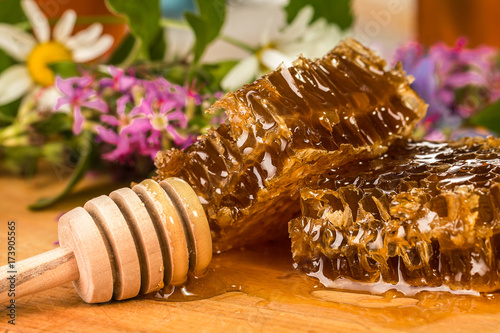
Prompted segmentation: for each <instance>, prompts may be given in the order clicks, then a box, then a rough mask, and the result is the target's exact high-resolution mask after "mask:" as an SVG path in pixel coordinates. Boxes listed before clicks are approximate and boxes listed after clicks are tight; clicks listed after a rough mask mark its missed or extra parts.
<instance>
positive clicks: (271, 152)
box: [155, 39, 426, 251]
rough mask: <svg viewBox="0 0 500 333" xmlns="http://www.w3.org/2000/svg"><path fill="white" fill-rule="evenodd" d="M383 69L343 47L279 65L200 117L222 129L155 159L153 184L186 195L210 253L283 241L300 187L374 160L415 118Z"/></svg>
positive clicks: (398, 77) (409, 101) (370, 56)
mask: <svg viewBox="0 0 500 333" xmlns="http://www.w3.org/2000/svg"><path fill="white" fill-rule="evenodd" d="M384 67H385V61H383V60H382V59H381V58H379V57H378V56H377V55H375V54H374V53H373V52H372V51H370V50H369V49H367V48H365V47H363V46H362V45H361V44H359V43H357V42H356V41H354V40H352V39H348V40H346V41H344V42H341V43H339V45H337V46H336V47H335V48H334V49H333V50H332V51H330V53H328V54H327V55H326V56H324V57H323V58H321V59H317V60H309V59H306V58H304V57H300V58H299V59H298V60H296V61H295V63H294V66H292V67H289V68H287V67H285V66H280V67H279V68H278V69H276V70H275V71H273V72H271V73H269V74H267V75H265V76H263V77H262V78H260V79H258V80H256V81H255V82H253V83H251V84H248V85H245V86H244V87H243V88H241V89H239V90H237V91H235V92H231V93H228V94H227V95H226V96H225V97H224V98H223V99H221V100H219V101H217V102H216V103H215V104H214V105H213V106H212V107H211V108H210V110H209V111H214V112H215V111H218V110H221V109H224V110H225V112H226V115H227V120H226V122H225V123H224V124H222V125H221V126H219V127H218V128H217V129H212V130H210V131H209V132H208V134H206V135H203V136H201V137H200V138H199V140H198V141H197V142H195V143H194V144H193V145H191V146H190V147H188V148H187V149H185V150H184V151H179V150H175V149H174V150H169V151H164V152H160V153H159V154H158V156H157V158H156V161H155V164H156V167H157V169H158V170H157V174H158V176H157V177H156V179H157V180H162V179H165V178H168V177H172V176H175V177H180V178H183V179H184V180H186V181H187V182H188V183H189V184H190V185H191V186H192V187H193V188H194V190H195V191H196V193H197V194H198V196H199V198H200V200H201V202H202V204H203V206H204V209H205V211H206V213H207V216H208V219H209V223H210V227H211V230H212V234H213V240H214V242H213V244H214V249H215V251H222V250H226V249H229V248H231V247H236V246H241V245H244V244H245V243H248V242H253V241H255V240H259V241H260V240H265V239H270V238H275V237H277V235H278V234H283V235H286V230H287V227H286V224H287V223H288V221H289V220H290V219H291V218H292V217H294V216H297V214H298V213H299V189H300V188H302V187H304V186H305V185H306V184H308V183H309V182H314V181H316V180H318V177H319V176H320V175H322V174H323V173H324V171H325V170H326V169H327V168H328V167H330V166H341V165H344V164H346V163H348V162H349V161H352V160H359V159H362V158H371V157H376V156H379V155H380V154H383V153H384V152H385V151H386V150H387V147H388V145H389V144H390V143H391V142H393V141H394V140H396V139H398V138H403V137H407V136H409V135H410V134H411V132H412V130H413V127H414V125H415V124H416V123H417V122H418V121H419V120H420V119H421V118H422V117H423V116H424V114H425V111H426V105H425V104H424V102H423V101H422V100H421V99H420V98H419V97H418V96H417V95H416V93H415V92H414V91H413V90H412V89H411V88H410V86H409V83H410V79H408V78H407V77H405V73H404V71H403V70H402V69H401V66H400V65H397V66H396V67H395V68H393V69H391V70H388V71H386V70H384Z"/></svg>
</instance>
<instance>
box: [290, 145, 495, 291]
mask: <svg viewBox="0 0 500 333" xmlns="http://www.w3.org/2000/svg"><path fill="white" fill-rule="evenodd" d="M499 146H500V140H499V139H494V138H488V139H486V140H485V139H480V138H476V139H472V138H466V139H463V140H460V141H457V142H448V143H434V142H412V141H401V142H398V143H396V144H394V145H393V146H392V147H391V148H390V149H389V150H388V152H387V154H385V155H383V156H382V157H380V158H378V159H373V160H370V161H363V162H361V163H359V162H358V163H355V164H351V165H348V166H347V167H346V168H343V169H342V170H332V171H331V172H330V173H327V174H325V178H324V179H323V180H322V181H320V182H319V183H318V184H315V186H316V187H314V185H313V186H312V187H311V188H309V189H303V190H302V193H301V197H302V201H301V210H302V216H301V217H299V218H296V219H294V220H292V221H291V222H290V224H289V231H290V237H291V238H292V252H293V256H294V260H295V262H296V263H298V265H299V266H300V267H301V269H302V270H304V271H306V272H307V273H308V274H310V275H313V276H316V277H318V278H319V279H320V280H321V281H323V283H324V284H325V285H327V286H338V287H340V286H341V285H344V286H346V283H345V281H342V280H344V279H346V278H347V279H350V280H354V281H358V282H363V283H377V284H378V287H379V288H381V287H383V284H384V283H385V284H386V285H388V287H390V286H391V285H393V286H394V287H395V288H396V287H398V286H399V287H400V289H401V288H403V289H404V288H406V286H414V287H418V288H420V289H421V290H422V289H429V290H447V289H448V290H452V291H462V292H463V291H466V292H467V293H478V292H493V291H496V290H498V289H500V277H499V273H500V219H499V215H500V214H499V213H500V201H499V198H500V176H499V173H500V158H499V157H500V155H499V153H500V149H499ZM348 288H349V287H348ZM413 291H415V289H413ZM411 292H412V290H411V289H410V290H409V293H411Z"/></svg>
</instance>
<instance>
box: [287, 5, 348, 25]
mask: <svg viewBox="0 0 500 333" xmlns="http://www.w3.org/2000/svg"><path fill="white" fill-rule="evenodd" d="M307 5H310V6H312V7H313V9H314V16H313V19H312V22H314V21H316V20H317V19H319V18H325V19H326V20H327V22H329V23H335V24H337V25H338V26H339V27H340V28H341V29H343V30H345V29H347V28H349V27H350V26H351V25H352V22H353V16H352V11H351V0H334V1H333V0H330V1H325V0H290V2H289V3H288V5H287V6H286V7H285V11H286V14H287V18H286V19H287V21H288V23H290V22H292V21H293V19H294V18H295V17H296V16H297V14H298V13H299V12H300V10H301V9H302V8H304V7H305V6H307Z"/></svg>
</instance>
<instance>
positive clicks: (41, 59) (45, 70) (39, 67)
mask: <svg viewBox="0 0 500 333" xmlns="http://www.w3.org/2000/svg"><path fill="white" fill-rule="evenodd" d="M69 60H72V57H71V52H70V51H69V50H68V49H67V48H66V47H65V46H64V45H62V44H61V43H58V42H56V41H48V42H46V43H41V44H38V45H36V46H35V47H34V48H33V50H32V51H31V53H30V55H29V56H28V59H27V60H26V66H27V67H28V71H29V73H30V75H31V77H32V78H33V81H35V82H36V83H38V84H39V85H41V86H44V87H46V86H50V85H51V84H53V83H54V80H55V76H54V72H53V71H52V69H50V67H49V64H51V63H53V62H58V61H69Z"/></svg>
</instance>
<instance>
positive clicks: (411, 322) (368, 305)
mask: <svg viewBox="0 0 500 333" xmlns="http://www.w3.org/2000/svg"><path fill="white" fill-rule="evenodd" d="M318 278H319V277H318ZM318 278H314V277H310V276H307V275H306V274H304V273H303V272H301V271H299V270H295V269H294V268H293V262H292V257H291V252H290V243H289V241H284V242H275V243H267V244H264V245H259V246H252V247H247V248H245V249H238V250H236V249H235V250H231V251H228V252H224V253H221V254H216V255H214V258H213V259H212V262H211V264H210V267H209V269H208V271H207V274H206V275H205V276H204V277H201V278H194V277H191V278H190V280H189V281H188V283H187V284H186V285H185V286H183V287H177V288H171V287H169V288H171V289H169V290H163V291H161V292H158V293H157V294H156V295H154V294H151V295H147V296H146V297H147V298H148V299H154V300H159V301H175V302H178V301H190V300H199V299H206V298H210V297H214V296H217V295H222V294H224V293H227V292H242V293H245V294H247V295H249V296H254V297H258V298H261V299H262V301H259V302H258V303H257V304H256V306H262V307H273V305H275V304H276V303H281V304H283V303H284V304H289V305H295V306H307V309H311V307H312V309H314V307H321V308H323V309H322V310H321V311H323V312H324V311H331V312H332V315H333V314H335V316H339V313H340V314H345V315H346V316H347V317H349V316H355V317H354V318H357V319H359V318H362V320H363V321H367V323H368V322H373V323H376V324H378V325H383V326H387V327H413V326H418V325H421V324H424V323H430V322H434V321H438V320H440V319H443V318H446V317H449V316H456V315H461V314H464V313H466V314H483V315H484V314H500V294H497V293H492V294H478V296H471V295H456V294H451V293H449V292H442V291H433V292H428V291H419V292H418V293H417V294H416V295H415V296H412V297H408V296H404V295H403V294H402V293H401V292H399V291H395V290H383V289H378V290H377V289H372V291H374V292H383V293H382V294H381V295H373V294H370V293H368V292H367V291H366V290H368V289H366V288H365V289H363V285H362V284H357V283H352V282H351V283H348V284H345V285H344V288H349V289H350V290H352V291H346V290H345V289H344V290H341V289H335V288H326V287H325V286H324V285H323V284H321V283H320V281H319V280H318ZM344 282H345V281H344ZM407 288H410V287H408V286H407ZM355 289H358V290H355ZM359 289H361V290H363V291H360V290H359ZM308 311H310V310H308ZM313 311H314V310H313Z"/></svg>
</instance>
